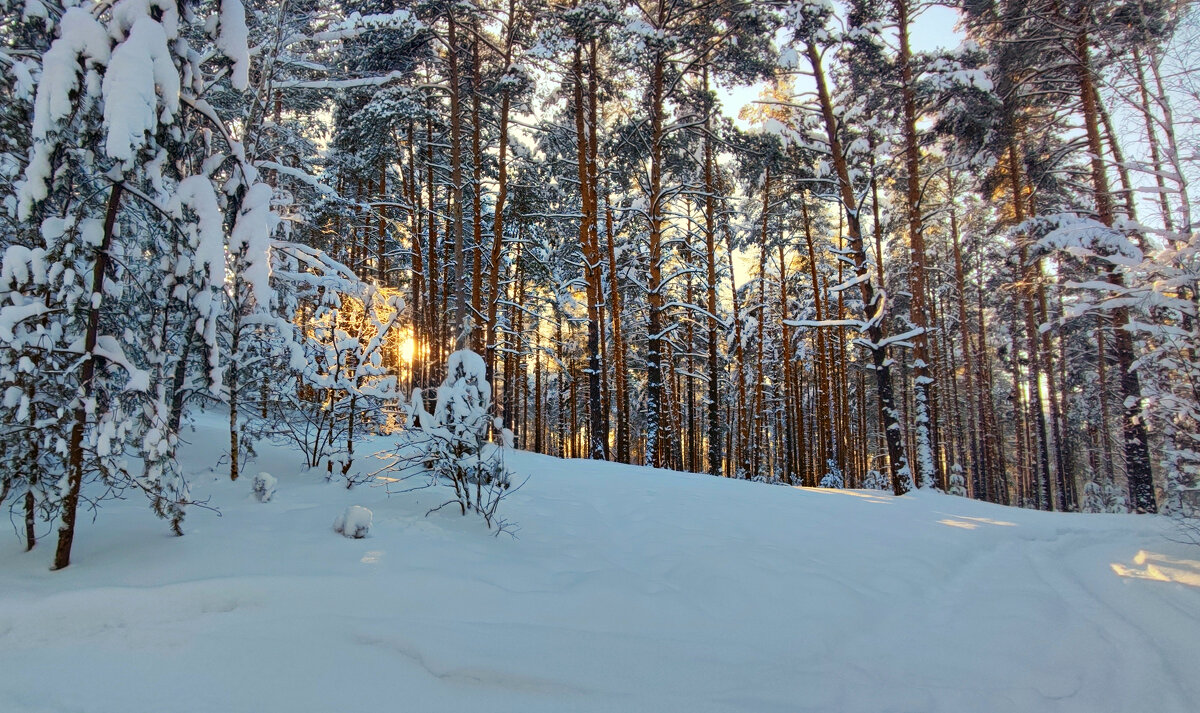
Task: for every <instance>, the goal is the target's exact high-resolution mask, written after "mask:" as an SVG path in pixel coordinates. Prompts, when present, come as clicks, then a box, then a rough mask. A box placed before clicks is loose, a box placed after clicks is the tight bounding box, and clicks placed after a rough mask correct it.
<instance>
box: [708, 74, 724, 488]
mask: <svg viewBox="0 0 1200 713" xmlns="http://www.w3.org/2000/svg"><path fill="white" fill-rule="evenodd" d="M704 92H705V93H706V94H707V93H708V67H705V68H704ZM715 191H716V185H715V183H714V181H713V155H712V135H711V128H710V127H709V117H705V126H704V248H705V251H706V253H707V255H706V256H705V257H706V263H705V267H706V268H707V274H706V277H707V291H706V298H707V300H706V306H707V308H708V473H709V475H719V474H720V473H721V445H722V432H721V364H720V362H718V360H717V359H718V356H717V339H718V338H719V337H718V335H719V333H718V331H717V330H718V328H719V327H720V321H719V320H718V319H717V245H716V232H717V226H716V223H715V221H714V212H715V210H716V200H715V196H714V192H715Z"/></svg>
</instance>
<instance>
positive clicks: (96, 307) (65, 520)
mask: <svg viewBox="0 0 1200 713" xmlns="http://www.w3.org/2000/svg"><path fill="white" fill-rule="evenodd" d="M123 191H124V184H121V183H114V184H113V185H112V189H111V190H110V192H109V196H108V207H107V209H106V211H105V215H104V232H103V235H102V237H101V240H100V245H99V246H98V247H97V248H96V256H95V263H94V265H93V267H92V290H91V293H92V296H93V297H92V299H91V300H90V301H89V303H88V304H89V307H88V309H87V330H86V331H85V332H84V339H83V364H82V365H81V366H80V373H79V386H80V389H81V390H82V392H83V393H82V394H81V396H79V397H77V400H78V403H77V405H76V407H75V415H74V424H73V425H72V427H71V436H70V442H69V444H68V446H67V492H66V495H64V496H63V501H62V523H61V524H60V525H59V528H58V547H57V549H56V550H55V552H54V567H53V569H56V570H58V569H63V568H64V567H67V566H68V565H70V564H71V545H72V544H73V543H74V542H75V515H76V509H77V508H78V506H79V491H80V489H81V487H82V485H83V470H84V453H83V437H84V432H85V431H86V430H87V422H88V407H87V402H88V401H90V400H91V398H92V394H93V393H94V391H95V383H94V382H95V376H96V354H95V350H96V341H97V339H98V338H99V336H100V306H101V299H100V296H101V295H103V294H104V273H106V272H107V271H108V263H109V249H110V248H111V247H112V238H113V230H114V228H115V227H116V222H117V212H118V210H119V209H120V206H121V193H122V192H123ZM235 468H236V466H235ZM233 472H234V473H236V472H237V471H236V470H235V471H233ZM235 477H236V476H235Z"/></svg>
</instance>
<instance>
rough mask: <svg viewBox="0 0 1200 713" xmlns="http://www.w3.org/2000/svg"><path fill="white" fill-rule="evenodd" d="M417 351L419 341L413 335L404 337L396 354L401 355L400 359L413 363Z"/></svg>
mask: <svg viewBox="0 0 1200 713" xmlns="http://www.w3.org/2000/svg"><path fill="white" fill-rule="evenodd" d="M416 353H417V342H416V340H414V339H413V338H412V335H406V336H404V337H402V338H401V339H400V344H399V346H397V347H396V354H397V355H398V356H399V357H400V361H402V362H404V363H405V364H411V363H412V362H413V357H414V356H415V355H416Z"/></svg>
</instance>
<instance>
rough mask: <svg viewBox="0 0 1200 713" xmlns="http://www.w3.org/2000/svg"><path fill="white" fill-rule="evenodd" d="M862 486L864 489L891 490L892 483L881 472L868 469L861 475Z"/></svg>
mask: <svg viewBox="0 0 1200 713" xmlns="http://www.w3.org/2000/svg"><path fill="white" fill-rule="evenodd" d="M862 486H863V488H864V489H865V490H891V489H892V484H891V483H890V482H889V481H888V478H887V476H886V475H884V474H883V473H880V472H879V471H877V470H868V471H867V474H866V475H864V476H863V482H862Z"/></svg>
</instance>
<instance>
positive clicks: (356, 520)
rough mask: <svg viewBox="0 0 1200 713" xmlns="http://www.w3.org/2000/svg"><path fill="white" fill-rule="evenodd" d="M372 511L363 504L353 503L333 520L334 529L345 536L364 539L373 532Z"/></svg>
mask: <svg viewBox="0 0 1200 713" xmlns="http://www.w3.org/2000/svg"><path fill="white" fill-rule="evenodd" d="M371 517H372V516H371V511H370V510H368V509H366V508H365V507H362V506H361V505H351V506H349V507H347V508H346V509H345V510H344V511H342V514H341V515H338V516H337V519H336V520H334V521H333V531H334V532H340V533H341V534H342V535H344V536H345V537H353V538H354V539H356V540H357V539H362V538H364V537H366V536H368V535H370V534H371Z"/></svg>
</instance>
